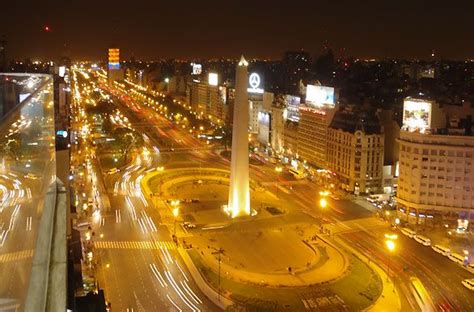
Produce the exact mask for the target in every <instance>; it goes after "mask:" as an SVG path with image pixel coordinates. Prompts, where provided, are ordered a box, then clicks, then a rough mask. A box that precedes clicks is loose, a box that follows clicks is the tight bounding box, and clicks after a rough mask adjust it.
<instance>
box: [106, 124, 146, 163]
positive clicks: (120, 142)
mask: <svg viewBox="0 0 474 312" xmlns="http://www.w3.org/2000/svg"><path fill="white" fill-rule="evenodd" d="M112 136H113V137H114V138H115V141H114V142H115V144H116V146H117V148H118V149H119V150H120V153H121V154H122V156H125V160H127V157H128V153H129V152H130V151H131V150H132V149H134V148H141V147H142V146H143V144H144V143H145V142H144V140H143V136H142V135H141V134H139V133H137V132H136V131H134V130H132V129H129V128H124V127H121V128H116V129H115V130H114V131H113V132H112Z"/></svg>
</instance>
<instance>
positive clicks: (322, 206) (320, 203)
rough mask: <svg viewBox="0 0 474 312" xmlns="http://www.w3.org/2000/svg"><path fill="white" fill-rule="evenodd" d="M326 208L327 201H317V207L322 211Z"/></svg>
mask: <svg viewBox="0 0 474 312" xmlns="http://www.w3.org/2000/svg"><path fill="white" fill-rule="evenodd" d="M327 206H328V201H327V200H326V198H324V197H323V198H321V199H320V200H319V207H321V208H322V209H325V208H326V207H327Z"/></svg>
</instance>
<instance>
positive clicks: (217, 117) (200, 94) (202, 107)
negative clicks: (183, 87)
mask: <svg viewBox="0 0 474 312" xmlns="http://www.w3.org/2000/svg"><path fill="white" fill-rule="evenodd" d="M187 92H188V94H187V102H188V103H189V105H190V106H191V108H192V110H193V111H195V112H196V113H198V114H200V115H203V116H204V115H206V117H210V119H212V120H214V121H220V122H222V123H223V122H224V120H225V119H226V115H227V113H228V111H227V87H225V86H223V85H219V83H218V76H217V74H214V73H211V74H209V80H208V81H199V80H193V81H192V82H191V83H190V86H189V88H188V91H187ZM218 123H219V122H218Z"/></svg>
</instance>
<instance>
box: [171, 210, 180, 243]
mask: <svg viewBox="0 0 474 312" xmlns="http://www.w3.org/2000/svg"><path fill="white" fill-rule="evenodd" d="M178 203H179V201H172V202H171V205H173V206H174V208H173V210H172V212H173V216H174V232H173V237H176V220H177V218H178V215H179V208H178V207H177V205H178Z"/></svg>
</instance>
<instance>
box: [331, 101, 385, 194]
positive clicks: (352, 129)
mask: <svg viewBox="0 0 474 312" xmlns="http://www.w3.org/2000/svg"><path fill="white" fill-rule="evenodd" d="M383 161H384V134H383V131H382V127H381V126H380V123H379V120H378V118H377V116H376V114H375V112H374V111H367V112H361V111H353V110H352V109H346V110H344V111H338V112H336V113H335V114H334V117H333V119H332V121H331V124H330V126H329V128H328V135H327V169H329V170H330V171H332V172H334V173H336V174H337V178H338V180H339V182H340V185H339V186H340V188H342V189H344V190H346V191H349V192H354V193H355V194H359V193H370V192H373V193H379V192H381V190H382V181H383V170H382V169H383Z"/></svg>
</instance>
